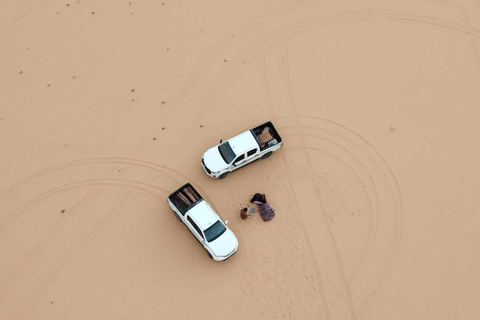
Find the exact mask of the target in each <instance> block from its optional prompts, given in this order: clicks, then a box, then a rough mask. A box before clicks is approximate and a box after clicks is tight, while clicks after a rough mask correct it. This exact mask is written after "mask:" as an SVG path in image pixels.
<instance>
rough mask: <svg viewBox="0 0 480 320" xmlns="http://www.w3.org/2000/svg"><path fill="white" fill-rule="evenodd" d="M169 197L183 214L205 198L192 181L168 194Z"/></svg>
mask: <svg viewBox="0 0 480 320" xmlns="http://www.w3.org/2000/svg"><path fill="white" fill-rule="evenodd" d="M168 199H169V200H170V201H171V202H172V203H173V205H174V206H175V207H176V208H177V209H178V211H180V213H181V214H182V215H184V214H185V212H187V211H188V210H189V209H190V208H191V207H193V206H195V205H196V204H197V203H198V202H200V201H201V200H203V198H202V196H201V195H200V194H199V193H198V191H197V190H195V188H194V187H193V186H192V185H191V184H190V183H187V184H185V185H183V186H182V187H180V188H179V189H178V190H176V191H175V192H173V193H172V194H171V195H169V196H168Z"/></svg>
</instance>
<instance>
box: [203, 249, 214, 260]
mask: <svg viewBox="0 0 480 320" xmlns="http://www.w3.org/2000/svg"><path fill="white" fill-rule="evenodd" d="M205 251H207V254H208V257H209V258H210V259H212V260H213V257H212V255H211V254H210V252H208V250H207V249H205Z"/></svg>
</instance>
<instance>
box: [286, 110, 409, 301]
mask: <svg viewBox="0 0 480 320" xmlns="http://www.w3.org/2000/svg"><path fill="white" fill-rule="evenodd" d="M283 118H292V117H283ZM309 118H310V117H309ZM309 120H310V119H309ZM322 120H323V119H322ZM325 121H326V122H328V123H333V122H331V121H329V120H325ZM339 127H340V128H343V129H347V130H348V132H353V131H352V130H350V129H348V128H346V127H344V126H341V125H339ZM303 128H305V126H303ZM311 128H316V127H311ZM318 128H319V129H320V130H321V131H325V130H326V129H325V128H323V127H322V126H321V125H319V126H318ZM318 128H317V129H318ZM353 133H354V134H355V136H356V137H357V138H361V136H359V135H358V134H357V133H356V132H353ZM335 134H336V135H338V136H339V137H340V136H343V137H344V138H345V139H346V140H347V141H348V140H350V139H348V138H347V137H346V136H344V135H342V134H340V133H335ZM284 135H285V134H284ZM294 135H299V134H294ZM304 135H305V136H309V134H305V133H304ZM314 137H317V138H321V139H325V138H324V137H323V136H320V137H318V136H314ZM361 139H362V140H363V141H364V142H365V143H366V145H367V146H371V145H370V144H369V143H368V142H367V141H366V140H364V139H363V138H361ZM350 141H351V140H350ZM351 143H352V144H351V145H352V146H355V147H356V148H357V149H359V151H362V150H363V152H364V153H365V155H366V156H367V157H368V159H370V162H371V164H372V166H373V168H375V167H376V169H371V170H376V171H379V172H381V174H382V176H383V177H384V179H385V182H386V183H387V185H388V188H387V189H388V192H389V193H390V195H391V199H392V201H393V208H394V209H393V208H392V209H393V211H394V222H395V228H394V230H393V231H394V239H393V245H392V249H391V253H390V254H389V255H388V256H387V257H386V258H385V259H384V260H386V262H385V263H384V265H385V266H384V267H383V269H382V272H380V273H381V274H380V276H379V280H378V284H376V285H375V286H372V287H373V288H374V289H373V290H372V291H370V294H369V296H368V298H367V299H366V300H365V301H364V302H363V303H362V304H361V306H360V308H359V310H362V309H363V308H364V306H365V305H366V304H367V303H368V301H369V300H371V298H373V296H374V295H375V293H376V291H377V290H378V288H379V287H380V286H381V283H382V282H383V280H384V278H385V277H386V273H387V271H388V269H389V268H390V266H391V264H392V263H393V261H394V257H395V255H396V253H397V251H398V247H399V244H400V241H401V230H402V225H403V218H402V215H403V213H402V212H403V204H402V200H401V193H400V188H399V186H398V183H397V182H396V179H395V177H394V175H393V173H391V169H390V168H389V167H388V165H387V164H386V161H385V160H384V159H383V157H382V156H381V155H380V154H379V153H376V154H377V155H378V157H380V158H381V159H382V160H381V162H384V163H385V166H386V167H387V173H385V172H384V170H385V168H384V167H383V166H382V165H380V164H379V162H378V160H374V158H373V156H372V155H371V154H370V153H369V152H367V149H369V148H368V147H365V146H364V147H363V148H362V147H361V146H360V145H357V144H356V143H354V142H353V141H351ZM365 143H364V144H365ZM294 148H295V147H294ZM307 148H308V147H307ZM371 148H372V149H373V150H375V149H374V148H373V146H371ZM317 151H321V152H326V151H325V150H323V149H322V150H317ZM352 155H353V153H352ZM354 157H355V156H354ZM362 158H363V157H362ZM368 159H367V161H368ZM357 161H359V162H360V163H361V165H362V167H363V168H364V169H365V170H367V171H368V169H367V168H366V165H364V164H363V163H362V162H361V160H360V159H358V158H357ZM369 167H370V166H369ZM369 176H370V177H372V176H371V175H369ZM372 179H373V178H372ZM392 181H393V182H392ZM377 189H378V188H375V190H377ZM383 198H385V196H384V197H383ZM381 212H384V213H385V212H388V210H383V209H382V211H381ZM387 236H388V235H387ZM375 258H376V257H372V258H371V259H375ZM360 278H361V277H360Z"/></svg>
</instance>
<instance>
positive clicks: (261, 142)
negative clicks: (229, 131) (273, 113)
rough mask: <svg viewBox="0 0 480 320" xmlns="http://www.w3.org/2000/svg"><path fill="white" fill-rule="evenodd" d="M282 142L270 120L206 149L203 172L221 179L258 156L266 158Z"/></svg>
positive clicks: (258, 157)
mask: <svg viewBox="0 0 480 320" xmlns="http://www.w3.org/2000/svg"><path fill="white" fill-rule="evenodd" d="M282 144H283V141H282V138H281V137H280V135H279V134H278V132H277V130H276V129H275V127H274V126H273V123H272V122H271V121H269V122H266V123H264V124H262V125H259V126H258V127H255V128H253V129H252V130H248V131H246V132H244V133H241V134H239V135H237V136H235V137H233V138H231V139H228V140H227V141H225V142H223V143H222V141H221V140H220V144H218V145H216V146H215V147H213V148H210V149H208V150H207V151H206V152H205V153H204V154H203V158H202V166H203V169H204V170H205V172H206V173H207V174H208V175H209V176H210V177H213V178H220V179H223V178H225V177H226V176H227V174H228V173H229V172H232V171H234V170H237V169H239V168H241V167H243V166H245V165H247V164H249V163H252V162H253V161H255V160H258V159H260V158H262V159H266V158H268V157H270V156H271V155H272V153H273V152H274V151H276V150H277V149H279V148H280V147H281V146H282Z"/></svg>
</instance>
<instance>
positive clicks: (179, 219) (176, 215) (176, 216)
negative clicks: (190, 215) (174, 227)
mask: <svg viewBox="0 0 480 320" xmlns="http://www.w3.org/2000/svg"><path fill="white" fill-rule="evenodd" d="M173 213H174V214H175V218H177V220H178V221H182V219H181V218H180V217H179V215H178V214H177V213H176V212H175V211H173Z"/></svg>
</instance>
